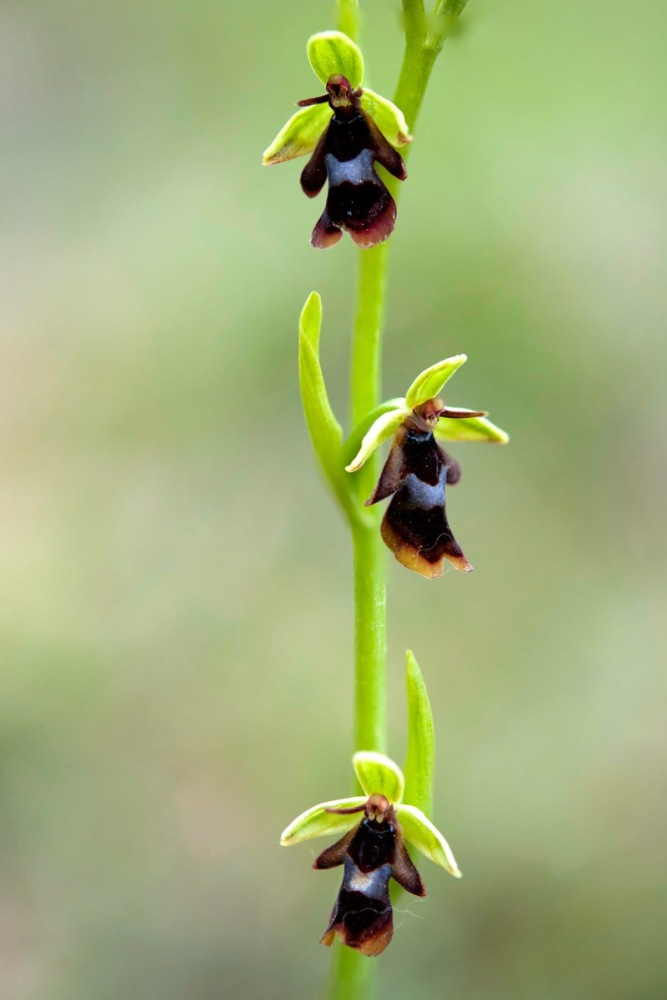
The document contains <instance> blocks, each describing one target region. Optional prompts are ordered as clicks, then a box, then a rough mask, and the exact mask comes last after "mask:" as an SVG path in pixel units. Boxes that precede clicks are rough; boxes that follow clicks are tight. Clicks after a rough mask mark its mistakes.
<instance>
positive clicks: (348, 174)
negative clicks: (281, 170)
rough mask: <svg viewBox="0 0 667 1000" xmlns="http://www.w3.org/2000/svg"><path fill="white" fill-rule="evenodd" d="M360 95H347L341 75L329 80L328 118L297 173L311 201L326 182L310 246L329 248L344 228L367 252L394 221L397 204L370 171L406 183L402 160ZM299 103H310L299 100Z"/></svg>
mask: <svg viewBox="0 0 667 1000" xmlns="http://www.w3.org/2000/svg"><path fill="white" fill-rule="evenodd" d="M361 94H362V91H361V90H360V89H357V90H352V89H351V88H350V84H349V83H348V81H347V80H346V79H345V77H343V76H332V77H331V78H330V79H329V82H328V84H327V96H326V97H323V98H313V99H312V101H319V100H322V101H324V100H328V101H329V104H330V106H331V108H332V110H333V117H332V119H331V121H330V123H329V125H328V127H327V130H326V132H324V133H323V135H322V137H321V138H320V141H319V142H318V144H317V146H316V147H315V150H314V152H313V155H312V156H311V158H310V160H309V161H308V163H307V164H306V166H305V167H304V169H303V172H302V174H301V187H302V188H303V190H304V192H305V193H306V194H307V195H308V197H309V198H314V197H315V195H317V194H319V193H320V191H321V190H322V188H323V187H324V184H325V182H326V181H327V180H328V182H329V191H328V194H327V202H326V206H325V209H324V212H323V213H322V215H321V216H320V218H319V220H318V222H317V225H316V226H315V228H314V230H313V235H312V237H311V243H312V244H313V246H315V247H319V248H321V249H324V248H326V247H330V246H333V245H334V243H337V242H338V241H339V239H340V238H341V236H342V235H343V230H344V229H345V230H346V231H347V232H348V233H349V234H350V236H351V237H352V239H353V240H354V242H355V243H356V244H357V245H358V246H360V247H363V248H369V247H373V246H375V245H376V243H381V242H382V241H383V240H386V239H387V237H388V236H390V235H391V232H392V230H393V228H394V223H395V221H396V203H395V201H394V199H393V198H392V196H391V195H390V193H389V191H388V190H387V188H386V186H385V184H384V183H383V182H382V180H381V179H380V178H379V177H378V175H377V173H376V171H375V163H381V164H382V166H383V167H385V168H386V169H387V170H388V171H389V173H390V174H393V176H394V177H398V179H399V180H405V178H406V177H407V173H406V170H405V164H404V163H403V159H402V157H401V156H400V155H399V153H397V152H396V150H395V149H394V147H393V146H392V145H391V144H390V143H389V142H388V141H387V140H386V139H385V137H384V136H383V134H382V132H380V130H379V128H378V127H377V125H376V124H375V122H374V121H373V119H372V118H370V117H369V115H367V114H366V113H365V112H364V111H363V110H362V108H361V104H360V99H361ZM299 103H300V104H307V103H311V102H309V101H300V102H299Z"/></svg>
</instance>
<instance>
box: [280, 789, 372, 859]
mask: <svg viewBox="0 0 667 1000" xmlns="http://www.w3.org/2000/svg"><path fill="white" fill-rule="evenodd" d="M365 802H366V799H364V798H362V797H361V796H359V795H355V796H352V797H350V798H346V799H333V800H332V801H331V802H320V803H319V805H316V806H313V807H312V809H306V811H305V812H303V813H301V815H300V816H297V818H296V819H295V820H292V822H291V823H290V825H289V826H288V827H286V828H285V829H284V830H283V832H282V834H281V836H280V843H281V844H282V846H283V847H289V846H290V845H291V844H300V843H301V842H302V841H303V840H312V839H313V838H314V837H327V836H329V835H330V834H334V833H339V832H341V831H344V830H351V829H352V827H353V826H356V824H357V823H358V822H359V813H351V814H349V815H347V816H340V815H339V814H337V813H332V812H327V809H352V808H355V807H357V806H363V805H364V803H365Z"/></svg>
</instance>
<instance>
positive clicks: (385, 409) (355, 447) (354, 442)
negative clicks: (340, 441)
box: [343, 396, 408, 465]
mask: <svg viewBox="0 0 667 1000" xmlns="http://www.w3.org/2000/svg"><path fill="white" fill-rule="evenodd" d="M390 410H405V399H403V397H402V396H401V397H400V398H397V399H387V400H385V402H384V403H380V405H379V406H376V407H375V409H373V410H371V411H370V413H367V414H366V416H365V417H364V419H363V420H360V421H359V423H358V424H357V426H356V427H355V428H354V430H352V431H351V432H350V434H349V435H348V438H347V441H346V442H345V444H344V445H343V459H344V461H345V463H346V465H350V464H351V462H352V460H353V459H354V458H355V456H356V454H357V452H358V451H359V449H360V448H361V442H362V441H363V439H364V438H365V437H366V435H367V434H368V431H369V430H370V428H371V427H372V426H373V424H374V423H375V421H376V420H377V418H378V417H381V416H382V414H383V413H389V411H390ZM405 412H406V413H407V412H408V411H407V410H405Z"/></svg>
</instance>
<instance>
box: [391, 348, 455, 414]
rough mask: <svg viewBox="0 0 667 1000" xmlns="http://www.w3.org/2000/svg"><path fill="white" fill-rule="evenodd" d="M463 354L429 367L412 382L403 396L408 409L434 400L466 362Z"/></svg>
mask: <svg viewBox="0 0 667 1000" xmlns="http://www.w3.org/2000/svg"><path fill="white" fill-rule="evenodd" d="M467 360H468V359H467V357H466V355H465V354H456V355H455V356H454V357H453V358H445V360H444V361H439V362H438V363H437V365H431V367H430V368H427V369H426V370H425V371H423V372H422V373H421V374H420V375H418V376H417V378H416V379H415V380H414V382H413V383H412V385H411V386H410V388H409V389H408V391H407V392H406V394H405V401H406V403H407V405H408V406H409V407H410V409H414V407H415V406H421V404H422V403H426V402H428V400H429V399H435V397H436V396H438V395H439V394H440V392H441V391H442V389H443V386H444V385H445V384H446V383H447V382H448V381H449V380H450V378H451V377H452V375H453V374H454V372H455V371H457V370H458V369H459V368H460V367H461V365H463V364H465V363H466V361H467Z"/></svg>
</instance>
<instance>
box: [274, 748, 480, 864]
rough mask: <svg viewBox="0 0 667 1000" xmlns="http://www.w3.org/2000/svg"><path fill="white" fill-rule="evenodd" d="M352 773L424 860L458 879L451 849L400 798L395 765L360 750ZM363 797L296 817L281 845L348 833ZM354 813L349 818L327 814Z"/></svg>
mask: <svg viewBox="0 0 667 1000" xmlns="http://www.w3.org/2000/svg"><path fill="white" fill-rule="evenodd" d="M352 762H353V765H354V770H355V772H356V775H357V778H358V779H359V783H360V784H361V786H362V788H363V789H364V792H365V793H366V797H368V798H370V796H372V795H383V796H384V797H385V798H386V799H387V800H388V801H389V802H390V804H391V805H393V806H394V808H395V810H396V817H397V819H398V822H399V824H400V826H401V829H402V831H403V836H404V837H405V839H406V840H407V841H409V842H410V843H411V844H413V846H414V847H416V848H417V849H418V850H420V851H421V852H422V854H425V855H426V857H427V858H430V859H431V861H434V862H435V863H436V864H437V865H440V866H441V867H442V868H445V869H446V870H447V871H448V872H449V873H450V874H451V875H454V876H455V877H456V878H460V876H461V872H460V871H459V868H458V865H457V864H456V860H455V859H454V855H453V854H452V851H451V848H450V846H449V844H448V843H447V841H446V840H445V838H444V837H443V835H442V834H441V833H440V831H439V830H437V829H436V827H435V826H434V825H433V823H431V821H430V820H429V819H428V817H427V816H426V815H425V814H424V813H423V812H422V810H421V809H419V808H418V807H417V806H413V805H406V804H404V803H403V802H402V801H401V799H402V796H403V788H404V779H403V773H402V771H401V769H400V768H399V767H398V765H397V764H395V763H394V761H393V760H390V759H389V757H385V756H384V754H381V753H376V752H375V751H371V750H361V751H359V753H355V755H354V757H353V761H352ZM366 797H364V796H352V797H349V798H345V799H333V800H332V801H330V802H320V803H319V804H318V805H316V806H313V807H312V809H307V810H306V811H305V812H304V813H301V815H300V816H297V818H296V819H295V820H293V821H292V822H291V823H290V825H289V826H288V827H287V828H286V829H285V830H284V831H283V834H282V836H281V838H280V843H281V844H282V845H283V846H290V845H291V844H298V843H301V841H304V840H311V839H313V838H314V837H325V836H328V835H331V834H340V833H341V832H342V831H344V830H351V829H352V828H353V827H355V826H357V825H358V823H359V810H360V809H361V808H363V806H364V804H365V802H366ZM341 809H353V810H357V811H356V812H352V813H350V814H348V815H345V814H343V815H341V813H340V812H330V811H329V810H341Z"/></svg>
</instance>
